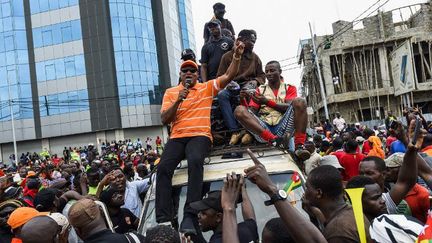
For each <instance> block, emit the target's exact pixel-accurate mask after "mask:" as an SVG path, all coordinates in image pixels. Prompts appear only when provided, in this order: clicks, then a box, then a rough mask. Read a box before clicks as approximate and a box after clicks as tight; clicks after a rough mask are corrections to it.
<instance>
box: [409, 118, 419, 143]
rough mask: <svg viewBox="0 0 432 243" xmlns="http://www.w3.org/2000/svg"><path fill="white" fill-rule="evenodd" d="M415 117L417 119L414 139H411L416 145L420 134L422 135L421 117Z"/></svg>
mask: <svg viewBox="0 0 432 243" xmlns="http://www.w3.org/2000/svg"><path fill="white" fill-rule="evenodd" d="M415 119H416V120H415V128H414V136H413V139H412V141H411V143H412V144H413V145H415V144H416V143H417V139H418V136H419V135H420V129H421V122H420V119H419V118H418V117H417V116H416V118H415Z"/></svg>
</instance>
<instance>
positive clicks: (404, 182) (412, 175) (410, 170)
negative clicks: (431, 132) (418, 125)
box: [390, 120, 424, 205]
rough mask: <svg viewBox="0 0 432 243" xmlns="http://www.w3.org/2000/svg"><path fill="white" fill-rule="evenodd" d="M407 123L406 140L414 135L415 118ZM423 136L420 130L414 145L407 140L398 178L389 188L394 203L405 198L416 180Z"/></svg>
mask: <svg viewBox="0 0 432 243" xmlns="http://www.w3.org/2000/svg"><path fill="white" fill-rule="evenodd" d="M409 125H410V126H409V134H410V136H409V139H408V140H409V141H411V140H412V138H413V136H414V128H415V120H412V121H411V123H410V124H409ZM423 137H424V134H423V131H421V134H420V135H419V136H418V139H417V141H416V144H415V145H413V144H412V143H411V142H409V141H408V143H407V151H406V152H405V156H404V159H403V163H402V166H401V168H400V170H399V175H398V179H397V181H396V184H395V185H394V186H393V187H392V189H391V190H390V196H391V198H392V200H393V202H394V203H395V204H396V205H398V204H399V203H400V202H401V201H402V199H404V198H405V196H406V194H407V193H408V192H409V191H410V190H411V188H412V187H413V186H414V185H415V183H416V181H417V151H418V150H419V149H420V148H421V145H422V143H423Z"/></svg>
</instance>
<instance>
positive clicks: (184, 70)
mask: <svg viewBox="0 0 432 243" xmlns="http://www.w3.org/2000/svg"><path fill="white" fill-rule="evenodd" d="M181 72H182V73H187V72H190V73H196V72H197V70H196V69H195V68H185V69H182V70H181Z"/></svg>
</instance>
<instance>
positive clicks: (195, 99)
mask: <svg viewBox="0 0 432 243" xmlns="http://www.w3.org/2000/svg"><path fill="white" fill-rule="evenodd" d="M243 51H244V44H243V43H242V42H241V41H238V42H236V46H235V48H234V52H233V56H232V60H233V61H232V63H231V65H230V67H229V68H228V70H227V72H226V73H225V74H223V75H221V76H219V77H217V78H216V79H213V80H210V81H207V82H205V83H198V82H197V79H198V65H197V64H196V63H195V62H193V61H191V60H188V61H184V62H183V63H182V64H181V65H180V78H181V80H182V82H181V83H180V84H179V85H178V86H176V87H172V88H169V89H167V90H166V91H165V95H164V98H163V102H162V108H161V120H162V123H163V124H164V125H167V124H171V136H170V139H169V140H168V142H167V143H166V145H165V151H164V153H163V154H162V157H161V159H160V162H159V164H158V169H157V183H156V221H157V222H158V223H159V224H165V225H169V224H171V221H172V220H173V215H175V214H174V213H173V211H174V210H173V205H172V198H171V195H172V194H171V191H172V184H171V180H172V176H173V173H174V170H175V169H176V167H177V165H178V164H179V163H180V161H182V160H183V159H185V158H186V159H187V162H188V190H187V191H188V192H187V197H186V203H185V206H184V217H183V220H182V223H181V224H180V232H182V233H185V234H188V235H197V233H198V232H197V227H198V220H197V215H196V212H195V210H193V209H192V208H191V207H190V206H189V204H190V203H191V202H195V201H199V200H200V199H201V196H202V194H201V191H202V185H203V170H204V169H203V164H204V159H205V158H206V157H207V156H208V154H209V152H210V147H211V144H212V135H211V128H210V111H211V104H212V101H213V97H215V96H216V95H217V94H218V92H219V90H222V89H223V88H225V86H226V85H227V84H228V82H230V81H231V80H232V79H233V78H234V76H235V75H236V74H237V72H238V69H239V64H240V60H241V58H242V56H241V55H242V54H243Z"/></svg>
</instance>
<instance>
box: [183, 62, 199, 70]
mask: <svg viewBox="0 0 432 243" xmlns="http://www.w3.org/2000/svg"><path fill="white" fill-rule="evenodd" d="M184 67H194V68H195V69H198V64H196V62H194V61H192V60H187V61H184V62H182V64H181V66H180V68H184Z"/></svg>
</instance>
